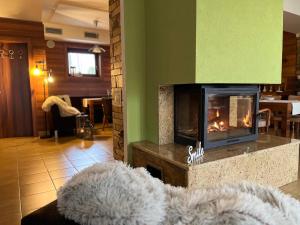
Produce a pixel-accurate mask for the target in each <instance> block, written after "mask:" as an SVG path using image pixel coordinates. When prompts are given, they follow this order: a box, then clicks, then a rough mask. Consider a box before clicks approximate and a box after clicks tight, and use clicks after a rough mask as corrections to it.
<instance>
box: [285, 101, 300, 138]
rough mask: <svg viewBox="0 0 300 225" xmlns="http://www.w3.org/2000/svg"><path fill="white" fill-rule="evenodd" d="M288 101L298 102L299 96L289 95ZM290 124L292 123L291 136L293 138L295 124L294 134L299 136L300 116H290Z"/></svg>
mask: <svg viewBox="0 0 300 225" xmlns="http://www.w3.org/2000/svg"><path fill="white" fill-rule="evenodd" d="M288 100H296V101H300V96H298V95H289V97H288ZM290 122H291V123H292V131H293V133H292V135H293V137H294V135H295V124H296V134H297V135H299V130H300V126H299V125H300V115H295V116H292V117H291V119H290Z"/></svg>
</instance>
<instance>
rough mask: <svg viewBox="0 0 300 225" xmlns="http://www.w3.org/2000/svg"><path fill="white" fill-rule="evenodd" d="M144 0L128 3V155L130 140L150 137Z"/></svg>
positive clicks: (126, 48)
mask: <svg viewBox="0 0 300 225" xmlns="http://www.w3.org/2000/svg"><path fill="white" fill-rule="evenodd" d="M144 3H145V2H144V0H126V1H125V4H124V18H125V20H124V38H125V65H126V66H125V68H126V74H125V84H126V100H125V103H126V104H127V105H126V116H127V142H128V143H129V146H128V152H129V155H128V158H129V161H130V158H131V151H130V149H131V148H130V143H132V142H135V141H140V140H144V139H146V123H145V121H146V112H145V110H146V91H145V90H146V83H145V82H146V65H145V57H146V50H145V48H146V36H145V35H146V30H145V5H144Z"/></svg>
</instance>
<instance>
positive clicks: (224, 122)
mask: <svg viewBox="0 0 300 225" xmlns="http://www.w3.org/2000/svg"><path fill="white" fill-rule="evenodd" d="M258 95H259V88H258V86H257V85H247V86H245V85H197V84H192V85H176V86H175V87H174V107H175V108H174V113H175V115H174V123H175V124H174V128H175V130H174V142H175V143H179V144H184V145H195V144H196V142H197V141H201V143H202V146H203V147H204V148H205V149H209V148H214V147H219V146H223V145H229V144H234V143H240V142H245V141H252V140H256V139H257V132H258V129H257V120H256V115H257V110H258Z"/></svg>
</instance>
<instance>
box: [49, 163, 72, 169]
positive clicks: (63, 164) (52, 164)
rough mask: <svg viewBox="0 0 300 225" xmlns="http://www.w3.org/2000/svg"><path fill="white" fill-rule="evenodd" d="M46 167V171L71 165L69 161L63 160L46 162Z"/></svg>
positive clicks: (70, 166)
mask: <svg viewBox="0 0 300 225" xmlns="http://www.w3.org/2000/svg"><path fill="white" fill-rule="evenodd" d="M46 167H47V169H48V171H53V170H60V169H67V168H72V167H73V165H72V164H71V163H70V162H68V161H65V162H52V163H47V164H46Z"/></svg>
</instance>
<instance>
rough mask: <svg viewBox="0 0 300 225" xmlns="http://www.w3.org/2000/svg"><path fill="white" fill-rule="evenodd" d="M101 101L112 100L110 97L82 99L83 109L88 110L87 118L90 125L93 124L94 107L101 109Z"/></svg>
mask: <svg viewBox="0 0 300 225" xmlns="http://www.w3.org/2000/svg"><path fill="white" fill-rule="evenodd" d="M103 99H112V98H111V97H101V98H84V99H82V106H83V108H87V107H88V108H89V118H90V121H91V123H92V124H95V115H94V111H95V108H94V107H95V106H97V105H98V106H100V107H102V103H103Z"/></svg>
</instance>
